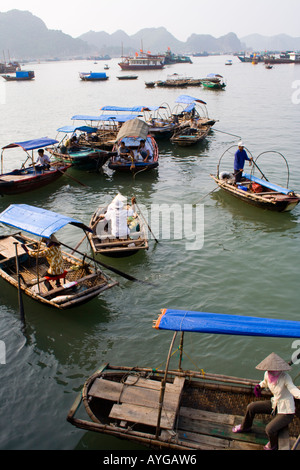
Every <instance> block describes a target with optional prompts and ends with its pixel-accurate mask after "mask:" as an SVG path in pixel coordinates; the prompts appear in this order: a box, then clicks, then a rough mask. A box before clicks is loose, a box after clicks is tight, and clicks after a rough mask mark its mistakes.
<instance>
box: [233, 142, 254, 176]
mask: <svg viewBox="0 0 300 470" xmlns="http://www.w3.org/2000/svg"><path fill="white" fill-rule="evenodd" d="M246 160H248V161H249V162H250V163H249V165H250V166H251V163H252V160H253V158H252V157H250V158H249V157H248V155H247V152H246V150H245V149H244V144H243V142H239V143H238V150H237V151H236V152H235V155H234V166H233V169H234V177H235V184H237V183H240V182H241V179H242V174H243V169H244V165H245V161H246Z"/></svg>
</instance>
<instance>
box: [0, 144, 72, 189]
mask: <svg viewBox="0 0 300 470" xmlns="http://www.w3.org/2000/svg"><path fill="white" fill-rule="evenodd" d="M57 143H58V141H57V140H55V139H49V138H48V137H41V138H39V139H31V140H26V141H22V142H13V143H11V144H8V145H6V146H4V147H2V152H1V174H0V194H1V195H12V194H20V193H23V192H27V191H33V190H35V189H39V188H41V187H44V186H46V185H48V184H50V183H52V182H54V181H56V180H57V179H58V178H60V177H61V176H62V175H63V174H64V173H65V172H66V171H67V169H68V168H69V167H70V164H67V163H62V162H51V163H50V165H49V166H47V167H45V166H42V165H40V164H37V163H36V161H37V159H36V158H35V156H34V150H39V149H43V148H45V147H46V148H47V150H49V151H51V149H52V148H53V146H54V145H55V144H57ZM8 149H22V150H23V151H24V152H25V154H26V159H25V161H23V163H22V165H21V168H20V169H14V170H13V171H10V172H7V173H5V172H4V151H6V150H8ZM30 152H31V153H30ZM28 161H29V162H30V163H29V164H27V162H28Z"/></svg>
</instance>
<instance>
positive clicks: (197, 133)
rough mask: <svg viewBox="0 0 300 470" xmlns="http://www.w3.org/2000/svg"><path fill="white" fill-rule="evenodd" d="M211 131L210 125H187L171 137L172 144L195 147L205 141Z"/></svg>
mask: <svg viewBox="0 0 300 470" xmlns="http://www.w3.org/2000/svg"><path fill="white" fill-rule="evenodd" d="M210 129H211V126H210V125H207V126H201V125H200V126H199V127H198V126H197V124H196V125H195V127H192V125H185V126H183V127H179V129H177V130H176V131H175V132H174V134H173V135H172V137H171V139H170V140H171V142H172V143H173V144H177V145H180V146H181V147H187V146H190V145H195V144H198V143H199V142H201V141H202V140H204V139H205V138H206V137H207V135H208V134H209V131H210Z"/></svg>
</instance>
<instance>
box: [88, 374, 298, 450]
mask: <svg viewBox="0 0 300 470" xmlns="http://www.w3.org/2000/svg"><path fill="white" fill-rule="evenodd" d="M184 383H185V379H184V378H183V377H177V378H175V379H174V382H173V383H167V384H166V389H165V395H164V404H163V408H162V414H161V422H160V439H161V440H162V441H165V442H169V443H170V444H171V445H172V444H174V445H180V446H186V447H187V448H189V449H195V450H197V449H198V450H201V449H203V450H225V449H226V450H263V446H264V445H266V444H267V442H268V438H267V436H266V433H265V427H266V422H265V421H263V420H260V419H256V420H255V421H254V425H253V427H252V430H251V432H248V433H233V432H232V428H233V426H235V425H237V424H240V423H241V422H242V419H243V416H239V415H233V414H229V413H216V412H214V411H207V410H202V409H199V408H191V407H188V406H184V405H183V406H180V407H179V404H180V400H181V397H182V393H183V387H184ZM160 388H161V382H160V381H157V380H149V379H144V378H141V377H135V376H129V377H127V378H126V379H125V380H124V381H123V382H115V381H111V380H106V379H104V378H98V379H96V380H95V381H94V383H93V385H92V386H91V389H90V390H89V392H88V395H89V397H93V398H98V399H103V400H108V401H110V402H112V403H113V404H112V407H111V409H110V412H109V416H108V417H109V420H111V424H112V423H115V424H114V425H117V426H119V427H121V428H127V427H128V426H129V429H130V428H131V427H132V426H136V425H138V426H140V425H142V426H147V429H149V426H150V427H153V428H154V429H156V426H157V420H158V410H159V400H160V398H161V395H160V393H161V392H160ZM148 436H149V434H148ZM292 444H293V440H291V439H289V435H288V430H287V428H286V429H285V430H283V431H282V432H281V434H280V439H279V448H280V450H286V449H289V448H291V446H292Z"/></svg>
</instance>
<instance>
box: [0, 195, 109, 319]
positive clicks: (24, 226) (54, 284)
mask: <svg viewBox="0 0 300 470" xmlns="http://www.w3.org/2000/svg"><path fill="white" fill-rule="evenodd" d="M0 223H1V224H4V225H6V226H8V227H9V228H14V229H17V230H21V231H17V232H16V231H15V232H13V233H10V234H7V235H1V236H0V277H1V278H2V279H3V280H5V281H6V282H8V283H9V284H11V285H12V286H13V287H15V288H17V289H18V290H19V292H21V293H24V294H25V295H26V296H28V297H30V298H32V299H33V300H36V301H37V302H39V303H41V304H43V305H45V306H48V307H54V308H57V309H61V310H65V309H69V308H73V307H78V306H80V305H82V304H84V303H86V302H88V301H90V300H92V299H94V298H95V297H98V295H100V294H102V293H103V292H104V291H106V290H107V289H110V288H111V287H113V286H115V285H116V284H117V282H115V281H113V280H112V279H111V278H110V277H109V276H108V275H106V274H105V273H104V272H103V271H102V270H100V269H99V267H98V266H96V265H93V264H92V263H87V261H86V259H85V257H84V256H83V257H82V259H81V258H78V257H75V256H73V254H72V253H69V252H66V251H62V260H63V261H62V263H63V266H62V268H63V269H62V270H61V273H60V274H57V275H55V276H54V275H50V274H49V272H48V269H49V261H48V260H49V256H50V254H49V249H51V246H52V245H53V242H54V244H55V245H56V246H57V245H63V244H62V243H61V242H58V240H57V238H56V237H55V236H54V234H56V232H57V231H59V230H61V229H63V228H64V227H66V226H69V225H70V226H74V227H76V228H79V229H81V230H83V231H84V232H85V233H86V234H87V233H88V232H89V231H90V229H89V227H87V226H86V225H85V224H83V223H82V222H80V221H78V220H76V219H74V218H72V217H68V216H65V215H62V214H59V213H56V212H53V211H49V210H46V209H41V208H39V207H35V206H30V205H27V204H11V205H10V206H9V207H7V209H5V210H4V211H3V212H2V213H1V214H0ZM22 231H24V232H26V233H28V234H31V235H33V236H35V237H36V238H31V237H29V236H28V235H25V234H23V233H22ZM63 246H66V247H67V245H63ZM61 282H62V284H61Z"/></svg>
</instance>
